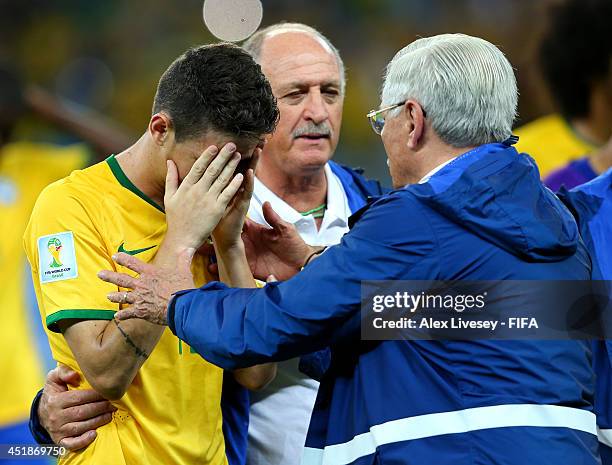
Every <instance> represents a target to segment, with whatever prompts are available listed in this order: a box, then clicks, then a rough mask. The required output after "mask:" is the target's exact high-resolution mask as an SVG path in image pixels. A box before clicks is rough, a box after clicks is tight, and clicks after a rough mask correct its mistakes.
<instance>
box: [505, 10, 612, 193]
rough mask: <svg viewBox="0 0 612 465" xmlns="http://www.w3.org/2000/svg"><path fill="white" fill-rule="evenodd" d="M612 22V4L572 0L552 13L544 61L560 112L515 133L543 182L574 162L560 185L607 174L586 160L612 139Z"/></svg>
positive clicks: (557, 176)
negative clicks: (535, 165)
mask: <svg viewBox="0 0 612 465" xmlns="http://www.w3.org/2000/svg"><path fill="white" fill-rule="evenodd" d="M611 19H612V2H611V1H610V0H569V1H565V2H562V3H559V4H556V5H555V6H554V7H553V8H551V16H550V24H549V27H548V31H547V32H546V34H545V36H544V38H543V41H542V43H541V45H540V50H539V60H540V67H541V70H542V73H543V75H544V78H545V80H546V82H547V84H548V88H549V90H550V92H551V94H552V97H553V100H554V101H555V103H556V105H557V113H554V114H549V115H547V116H543V117H541V118H538V119H537V120H535V121H532V122H531V123H529V124H526V125H525V126H522V127H520V128H518V129H517V130H516V131H515V133H516V134H517V135H518V136H519V142H518V144H517V150H519V151H521V152H526V153H529V154H530V155H531V156H533V157H534V158H535V160H536V162H537V164H538V167H539V169H540V174H541V176H542V177H543V178H545V177H546V176H548V174H549V173H550V172H551V170H554V169H556V168H559V167H562V166H564V165H565V164H567V163H568V161H571V163H570V165H569V166H568V167H567V168H566V169H565V170H564V172H563V173H562V174H559V173H557V174H555V175H554V179H551V181H550V182H551V183H552V184H553V185H555V186H556V185H558V184H560V183H561V182H562V180H565V179H567V180H574V179H580V180H582V182H585V181H587V180H588V179H592V178H594V177H595V176H597V174H599V173H602V172H603V171H605V169H606V166H604V165H603V164H602V163H600V161H599V160H598V159H597V158H589V157H588V156H587V155H588V154H589V153H592V152H595V150H596V149H597V148H598V147H600V146H602V145H603V144H604V143H605V142H606V141H607V140H608V139H609V138H610V135H611V134H612V40H611V39H610V21H611ZM578 158H580V159H579V160H576V159H578Z"/></svg>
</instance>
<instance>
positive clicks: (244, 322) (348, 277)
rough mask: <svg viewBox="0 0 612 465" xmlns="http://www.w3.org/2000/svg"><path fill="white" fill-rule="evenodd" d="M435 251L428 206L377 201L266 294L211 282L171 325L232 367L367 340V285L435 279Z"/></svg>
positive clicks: (172, 316)
mask: <svg viewBox="0 0 612 465" xmlns="http://www.w3.org/2000/svg"><path fill="white" fill-rule="evenodd" d="M407 196H408V198H407ZM435 251H436V243H435V235H434V234H433V232H432V231H431V228H430V226H429V223H428V221H427V218H426V215H425V214H424V212H423V210H422V209H421V207H420V204H419V203H418V202H417V201H416V200H413V198H412V197H411V196H410V194H408V193H406V192H400V193H398V192H395V193H393V194H391V195H389V196H385V197H384V198H382V199H381V200H379V201H377V202H376V203H374V204H373V205H372V207H371V208H370V209H369V210H368V211H367V212H365V213H364V214H363V216H362V217H361V218H360V220H359V221H358V222H357V224H356V225H355V226H354V228H353V229H352V230H351V231H350V232H349V233H348V234H346V235H345V236H344V238H343V239H342V242H341V243H340V244H339V245H337V246H333V247H330V248H329V249H328V250H327V251H326V252H325V253H323V254H322V255H321V256H320V257H319V258H317V259H316V260H314V261H313V262H312V263H311V264H309V265H308V267H307V268H306V269H305V270H303V271H302V272H300V273H298V274H297V275H296V276H294V277H293V278H291V279H289V280H287V281H285V282H281V283H270V284H268V285H266V286H265V287H264V288H262V289H230V288H228V287H226V286H224V285H223V284H220V283H210V284H208V285H206V286H204V287H203V288H200V289H196V290H191V291H184V292H182V293H179V294H177V295H176V296H175V297H174V299H173V300H172V301H171V303H170V306H169V310H168V320H169V325H170V328H171V330H172V331H173V332H174V333H175V334H176V335H177V336H178V337H179V338H180V339H182V340H184V341H185V342H187V343H188V344H189V345H190V346H191V347H193V348H194V349H195V350H196V351H197V352H198V353H199V354H200V355H202V356H203V357H204V358H205V359H206V360H208V361H210V362H212V363H214V364H215V365H218V366H220V367H222V368H225V369H236V368H242V367H247V366H252V365H256V364H259V363H264V362H269V361H280V360H286V359H289V358H293V357H296V356H298V355H302V354H307V353H311V352H315V351H317V350H320V349H323V348H325V347H327V346H328V345H331V344H333V343H335V342H338V341H339V340H341V339H343V338H344V337H355V336H356V335H357V336H358V335H359V331H360V323H361V316H360V302H361V281H362V280H385V279H399V278H401V279H412V278H413V277H414V278H416V277H417V276H418V278H419V279H424V278H426V277H428V276H429V277H430V278H431V279H435V277H436V276H437V260H432V259H431V256H432V255H433V254H434V253H436V252H435ZM417 267H418V275H417V274H416V273H415V269H416V268H417Z"/></svg>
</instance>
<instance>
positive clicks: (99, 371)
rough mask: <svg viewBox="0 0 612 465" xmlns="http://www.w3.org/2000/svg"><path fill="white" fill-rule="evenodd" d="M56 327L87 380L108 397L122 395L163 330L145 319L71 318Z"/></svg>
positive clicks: (111, 398) (113, 398)
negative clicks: (143, 321) (136, 320)
mask: <svg viewBox="0 0 612 465" xmlns="http://www.w3.org/2000/svg"><path fill="white" fill-rule="evenodd" d="M126 323H128V324H126ZM59 328H60V330H61V331H62V334H63V335H64V337H65V338H66V342H68V345H69V346H70V349H71V350H72V353H73V354H74V356H75V357H76V359H77V362H78V364H79V366H80V367H81V370H83V374H84V375H85V378H86V379H87V381H88V382H89V383H90V384H91V385H92V387H93V388H94V389H95V390H96V391H98V392H99V393H100V394H102V395H103V396H104V397H106V398H107V399H110V400H116V399H120V398H121V397H122V396H123V394H125V391H127V388H128V387H129V386H130V384H131V383H132V381H133V380H134V377H135V376H136V373H137V372H138V370H139V369H140V367H141V366H142V364H143V363H144V362H145V361H146V360H147V358H148V357H149V355H150V354H151V351H152V350H153V349H154V348H155V345H156V344H157V342H158V341H159V339H160V337H161V335H162V333H163V330H164V329H163V328H162V327H159V326H157V325H154V324H153V323H148V322H147V324H142V323H141V324H132V322H121V323H119V322H117V321H116V320H111V321H103V320H87V321H79V320H73V319H67V320H62V321H60V322H59Z"/></svg>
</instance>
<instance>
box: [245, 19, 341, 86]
mask: <svg viewBox="0 0 612 465" xmlns="http://www.w3.org/2000/svg"><path fill="white" fill-rule="evenodd" d="M283 32H302V33H304V34H308V35H310V36H312V37H314V38H315V39H319V40H320V41H321V42H322V43H323V44H324V45H326V46H327V47H328V48H329V50H330V51H331V52H332V53H333V54H334V56H335V57H336V62H337V63H338V72H339V74H340V93H341V94H342V95H344V89H345V88H346V75H345V69H344V62H343V61H342V58H341V57H340V52H338V49H337V48H336V47H334V44H332V43H331V42H330V41H329V39H328V38H327V37H325V36H324V35H323V34H321V33H320V32H319V31H317V30H316V29H315V28H314V27H310V26H307V25H306V24H302V23H277V24H272V25H271V26H268V27H266V28H263V29H260V30H259V31H257V32H256V33H255V34H253V35H252V36H251V37H249V38H248V39H247V40H246V41H245V42H244V43H243V44H242V48H243V49H245V50H246V51H247V52H248V53H250V54H251V56H252V57H253V58H254V59H255V61H256V62H257V63H260V58H261V48H262V46H263V42H264V40H265V39H266V37H267V36H269V35H272V34H280V33H283Z"/></svg>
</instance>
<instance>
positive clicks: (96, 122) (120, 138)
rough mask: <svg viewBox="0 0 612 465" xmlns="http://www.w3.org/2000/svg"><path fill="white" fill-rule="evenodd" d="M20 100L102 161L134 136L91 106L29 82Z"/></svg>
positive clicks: (125, 144)
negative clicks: (57, 94) (89, 147)
mask: <svg viewBox="0 0 612 465" xmlns="http://www.w3.org/2000/svg"><path fill="white" fill-rule="evenodd" d="M24 100H25V101H26V103H27V105H28V106H29V108H30V109H31V110H32V111H33V112H34V113H35V114H36V115H37V116H39V117H41V118H43V119H45V120H47V121H49V122H50V123H52V124H55V125H56V126H58V127H60V128H62V129H65V130H67V131H69V132H70V133H71V134H74V135H75V136H77V137H79V138H80V139H82V140H83V141H84V142H86V143H87V144H89V145H90V146H91V147H92V148H93V149H94V150H95V152H96V154H97V155H98V159H100V160H102V159H103V158H106V157H107V156H108V155H109V154H111V153H118V152H120V151H121V150H123V149H124V148H125V147H128V146H130V145H131V144H132V143H133V142H134V140H135V138H134V137H133V134H129V133H128V131H126V130H125V129H124V128H122V127H120V126H119V125H118V124H117V123H115V122H113V121H111V120H110V119H108V118H106V117H104V116H102V115H100V114H97V113H95V112H94V111H92V110H91V109H88V108H85V107H82V106H79V105H76V104H74V103H72V102H69V101H66V100H63V99H60V98H57V97H56V96H54V95H52V94H51V93H49V92H47V91H46V90H44V89H43V88H41V87H38V86H35V85H31V86H28V87H27V88H26V89H25V90H24Z"/></svg>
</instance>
